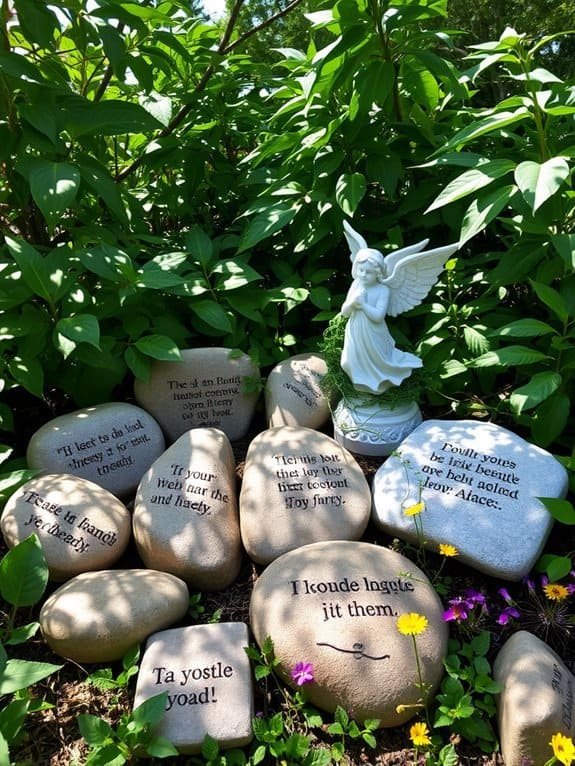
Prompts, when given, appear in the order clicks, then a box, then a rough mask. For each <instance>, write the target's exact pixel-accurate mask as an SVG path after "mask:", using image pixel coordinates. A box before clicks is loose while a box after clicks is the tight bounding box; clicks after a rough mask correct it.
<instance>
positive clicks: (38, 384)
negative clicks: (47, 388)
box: [8, 356, 44, 398]
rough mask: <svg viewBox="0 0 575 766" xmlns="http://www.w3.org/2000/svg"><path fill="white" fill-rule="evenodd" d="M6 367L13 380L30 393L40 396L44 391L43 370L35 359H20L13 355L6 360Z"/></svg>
mask: <svg viewBox="0 0 575 766" xmlns="http://www.w3.org/2000/svg"><path fill="white" fill-rule="evenodd" d="M8 369H9V370H10V373H11V375H12V377H13V378H14V380H15V381H16V382H17V383H19V384H20V385H21V386H22V387H23V388H25V389H26V390H27V391H30V393H31V394H34V396H37V397H38V398H42V395H43V393H44V370H43V369H42V365H41V364H40V362H39V361H38V360H37V359H22V358H21V357H19V356H15V357H14V358H13V359H10V361H9V362H8Z"/></svg>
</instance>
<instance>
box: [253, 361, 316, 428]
mask: <svg viewBox="0 0 575 766" xmlns="http://www.w3.org/2000/svg"><path fill="white" fill-rule="evenodd" d="M326 373H327V365H326V363H325V360H324V359H323V357H322V356H320V355H319V354H298V355H297V356H292V357H291V358H290V359H285V360H284V361H283V362H280V363H279V364H277V365H276V366H275V367H274V368H273V370H272V371H271V372H270V374H269V375H268V379H267V381H266V387H265V392H264V393H265V403H266V416H267V421H268V428H274V427H275V426H306V427H308V428H321V426H323V424H324V423H326V422H327V421H328V420H329V416H330V409H329V401H328V399H327V397H326V395H325V394H324V392H323V391H322V389H321V386H320V381H321V379H322V377H323V376H324V375H325V374H326Z"/></svg>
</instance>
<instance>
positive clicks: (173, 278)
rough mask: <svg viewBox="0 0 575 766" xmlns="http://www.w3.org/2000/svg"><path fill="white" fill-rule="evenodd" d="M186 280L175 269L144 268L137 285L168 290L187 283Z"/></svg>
mask: <svg viewBox="0 0 575 766" xmlns="http://www.w3.org/2000/svg"><path fill="white" fill-rule="evenodd" d="M185 283H186V280H185V279H184V278H183V277H180V276H179V274H174V272H173V271H168V270H164V269H160V268H157V267H150V268H144V269H142V271H141V272H140V273H139V275H138V281H137V283H136V284H137V286H138V287H146V288H148V289H150V290H167V289H168V288H170V287H178V286H180V285H185Z"/></svg>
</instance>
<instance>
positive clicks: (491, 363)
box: [467, 346, 549, 367]
mask: <svg viewBox="0 0 575 766" xmlns="http://www.w3.org/2000/svg"><path fill="white" fill-rule="evenodd" d="M545 359H549V357H548V356H546V355H545V354H542V353H541V352H540V351H535V349H531V348H528V347H527V346H507V348H500V349H498V350H497V351H488V352H487V353H486V354H482V355H481V356H478V357H477V359H472V360H471V361H470V362H468V363H467V364H468V366H469V367H515V366H520V365H523V364H533V363H534V362H542V361H544V360H545Z"/></svg>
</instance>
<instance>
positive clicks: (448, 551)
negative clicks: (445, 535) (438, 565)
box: [439, 543, 459, 556]
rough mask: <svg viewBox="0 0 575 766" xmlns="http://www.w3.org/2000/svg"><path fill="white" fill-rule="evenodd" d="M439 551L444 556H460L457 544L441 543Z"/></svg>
mask: <svg viewBox="0 0 575 766" xmlns="http://www.w3.org/2000/svg"><path fill="white" fill-rule="evenodd" d="M439 552H440V553H441V555H442V556H459V551H458V550H457V548H456V547H455V545H449V543H439Z"/></svg>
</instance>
